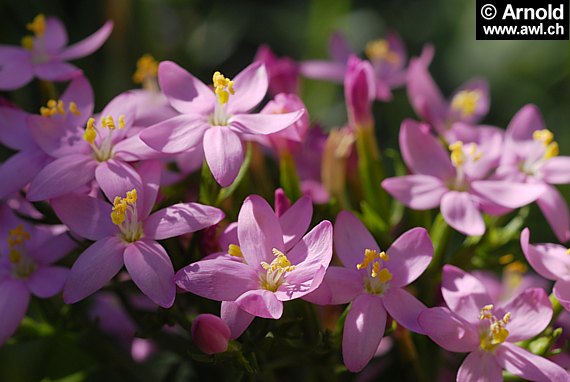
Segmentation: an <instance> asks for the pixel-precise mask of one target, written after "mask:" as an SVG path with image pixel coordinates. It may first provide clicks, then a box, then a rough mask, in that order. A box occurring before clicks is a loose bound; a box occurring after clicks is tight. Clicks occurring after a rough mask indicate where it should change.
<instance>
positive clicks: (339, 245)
mask: <svg viewBox="0 0 570 382" xmlns="http://www.w3.org/2000/svg"><path fill="white" fill-rule="evenodd" d="M333 233H334V248H335V250H336V254H337V256H338V257H339V259H340V261H341V262H342V263H343V264H344V266H345V267H347V268H348V269H356V265H357V264H359V263H361V262H362V259H363V257H364V252H365V251H366V250H367V249H372V250H375V251H379V250H380V248H379V247H378V244H376V240H374V238H373V237H372V235H371V234H370V232H368V230H367V229H366V227H364V224H362V223H361V222H360V220H358V218H357V217H356V216H354V214H353V213H352V212H349V211H341V212H340V213H339V214H338V215H337V217H336V221H335V225H334V231H333Z"/></svg>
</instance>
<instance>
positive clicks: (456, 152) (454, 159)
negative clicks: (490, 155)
mask: <svg viewBox="0 0 570 382" xmlns="http://www.w3.org/2000/svg"><path fill="white" fill-rule="evenodd" d="M449 150H451V163H453V165H454V166H455V167H460V166H463V164H464V163H465V159H466V158H465V154H464V153H463V142H461V141H457V142H455V143H452V144H450V145H449Z"/></svg>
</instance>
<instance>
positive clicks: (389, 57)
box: [364, 39, 400, 65]
mask: <svg viewBox="0 0 570 382" xmlns="http://www.w3.org/2000/svg"><path fill="white" fill-rule="evenodd" d="M364 53H365V54H366V56H367V57H368V58H369V59H370V60H371V61H387V62H389V63H391V64H394V65H396V64H398V62H399V61H400V57H399V56H398V54H396V53H395V52H394V51H392V50H391V49H390V44H389V43H388V41H386V40H384V39H378V40H374V41H370V42H368V43H367V44H366V48H365V49H364Z"/></svg>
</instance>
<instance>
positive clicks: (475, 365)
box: [457, 350, 503, 382]
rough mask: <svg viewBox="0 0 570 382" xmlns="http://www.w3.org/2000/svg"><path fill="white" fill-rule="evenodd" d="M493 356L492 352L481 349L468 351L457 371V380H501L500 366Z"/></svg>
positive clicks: (494, 381) (497, 381)
mask: <svg viewBox="0 0 570 382" xmlns="http://www.w3.org/2000/svg"><path fill="white" fill-rule="evenodd" d="M495 358H496V357H495V356H494V355H493V354H492V353H489V352H486V351H483V350H476V351H474V352H472V353H470V354H469V355H468V356H467V358H465V360H464V361H463V363H462V364H461V367H460V368H459V371H458V372H457V381H469V382H502V381H503V374H502V372H501V367H500V366H499V364H498V363H497V361H496V359H495Z"/></svg>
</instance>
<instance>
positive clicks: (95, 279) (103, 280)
mask: <svg viewBox="0 0 570 382" xmlns="http://www.w3.org/2000/svg"><path fill="white" fill-rule="evenodd" d="M125 247H126V244H125V243H124V242H123V241H122V240H121V239H119V238H118V237H116V236H108V237H105V238H103V239H101V240H98V241H96V242H95V243H94V244H92V245H91V246H90V247H89V248H87V249H86V250H85V251H84V252H83V253H82V254H81V255H79V258H78V259H77V260H76V261H75V263H74V264H73V267H71V272H70V273H69V278H68V279H67V282H66V283H65V286H64V287H63V300H64V301H65V303H66V304H73V303H75V302H77V301H80V300H83V299H84V298H85V297H87V296H90V295H91V294H93V293H95V292H96V291H98V290H99V289H101V288H103V287H104V286H105V284H107V282H109V281H110V280H111V279H112V278H113V277H114V276H115V275H116V274H117V273H119V271H120V270H121V268H122V267H123V252H124V251H125Z"/></svg>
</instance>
